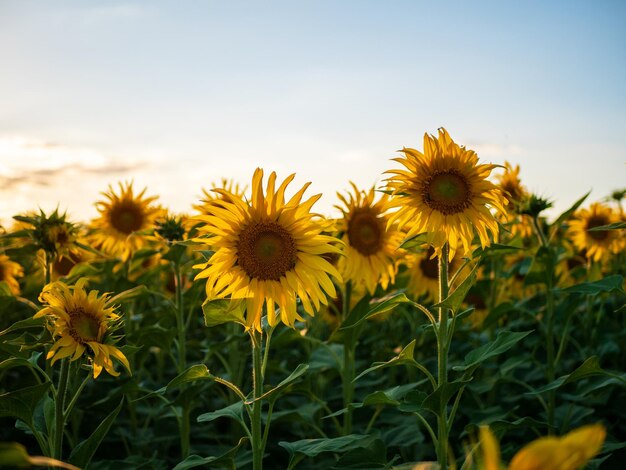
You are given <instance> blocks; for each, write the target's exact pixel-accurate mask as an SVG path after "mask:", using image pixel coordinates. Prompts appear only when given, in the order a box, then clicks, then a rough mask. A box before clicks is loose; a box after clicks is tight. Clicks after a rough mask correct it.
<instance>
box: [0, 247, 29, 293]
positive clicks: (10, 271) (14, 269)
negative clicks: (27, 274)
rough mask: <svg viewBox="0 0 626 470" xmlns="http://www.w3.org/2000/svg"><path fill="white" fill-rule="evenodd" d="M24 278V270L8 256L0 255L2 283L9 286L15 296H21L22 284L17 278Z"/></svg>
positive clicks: (0, 280) (0, 279)
mask: <svg viewBox="0 0 626 470" xmlns="http://www.w3.org/2000/svg"><path fill="white" fill-rule="evenodd" d="M22 276H24V269H23V268H22V266H20V265H19V264H17V263H16V262H15V261H11V259H10V258H9V257H8V256H7V255H0V282H2V281H4V282H6V283H7V284H8V286H9V290H10V291H11V294H13V295H19V293H20V283H19V282H18V280H17V279H16V278H18V277H22Z"/></svg>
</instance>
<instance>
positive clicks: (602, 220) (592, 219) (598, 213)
mask: <svg viewBox="0 0 626 470" xmlns="http://www.w3.org/2000/svg"><path fill="white" fill-rule="evenodd" d="M619 219H620V218H619V215H618V214H617V212H616V211H614V210H613V209H611V208H610V207H609V206H606V205H603V204H600V203H597V202H596V203H593V204H592V205H591V207H589V209H580V210H579V211H578V212H577V213H576V214H575V218H574V220H572V221H571V222H570V226H569V229H568V234H569V236H570V238H571V240H572V243H573V244H574V246H575V247H576V248H577V249H578V250H580V251H582V250H585V254H586V256H587V258H590V259H592V260H594V261H601V260H602V259H606V258H608V256H609V255H610V254H611V253H618V252H619V251H620V250H622V249H623V248H624V238H623V237H622V236H620V235H621V234H620V233H619V231H618V230H599V231H595V230H590V229H592V228H595V227H601V226H603V225H609V224H612V223H615V222H619Z"/></svg>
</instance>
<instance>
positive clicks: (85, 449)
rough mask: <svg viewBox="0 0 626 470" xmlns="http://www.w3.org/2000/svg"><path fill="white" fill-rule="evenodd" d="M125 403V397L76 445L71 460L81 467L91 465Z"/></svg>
mask: <svg viewBox="0 0 626 470" xmlns="http://www.w3.org/2000/svg"><path fill="white" fill-rule="evenodd" d="M123 404H124V398H122V400H121V401H120V404H119V405H117V407H116V408H115V409H114V410H113V411H112V412H111V413H109V415H108V416H107V417H106V418H104V420H103V421H102V422H101V423H100V424H99V425H98V427H97V428H96V430H95V431H94V432H93V433H92V434H91V436H89V437H88V438H87V439H85V440H84V441H82V442H81V443H79V444H78V445H77V446H76V447H74V449H73V450H72V453H71V454H70V459H69V460H70V462H72V463H73V464H74V465H76V466H78V467H80V468H85V467H87V465H89V462H91V459H92V457H93V455H94V454H95V453H96V450H98V447H100V443H101V442H102V440H103V439H104V438H105V436H106V435H107V433H108V432H109V429H110V428H111V425H112V424H113V422H114V421H115V418H117V415H118V414H119V412H120V410H121V409H122V405H123Z"/></svg>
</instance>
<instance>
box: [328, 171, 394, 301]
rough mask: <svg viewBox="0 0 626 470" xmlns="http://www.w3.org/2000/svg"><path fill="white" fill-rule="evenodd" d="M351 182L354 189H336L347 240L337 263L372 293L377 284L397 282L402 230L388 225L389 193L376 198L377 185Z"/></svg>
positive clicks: (340, 227)
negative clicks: (362, 187) (344, 191)
mask: <svg viewBox="0 0 626 470" xmlns="http://www.w3.org/2000/svg"><path fill="white" fill-rule="evenodd" d="M350 184H351V185H352V192H349V193H347V194H346V195H343V194H341V193H337V196H338V197H339V200H340V201H341V202H342V203H343V205H341V206H335V207H337V209H339V210H340V211H341V212H342V214H343V217H342V218H340V219H338V220H337V228H338V230H339V233H340V235H341V237H342V240H343V243H344V244H343V246H344V256H342V257H340V258H339V259H338V260H337V265H338V268H339V272H340V273H341V275H342V276H343V278H344V280H350V281H352V283H353V284H354V286H355V287H359V286H360V287H364V288H365V289H367V291H368V292H369V293H370V294H373V293H374V290H375V289H376V286H377V285H378V284H380V285H381V286H382V287H383V289H386V288H387V286H388V285H389V284H390V283H393V282H394V279H395V275H396V273H397V271H398V260H399V257H400V251H399V250H398V245H400V243H401V241H402V238H403V234H402V233H401V232H400V231H399V230H397V228H396V225H395V224H393V225H390V226H388V225H387V221H388V218H389V215H388V211H389V208H390V206H389V196H388V195H387V194H383V195H382V196H381V197H379V198H378V200H377V201H376V193H375V191H374V187H372V188H370V189H369V190H368V191H361V190H359V189H358V188H357V187H356V185H355V184H354V183H350Z"/></svg>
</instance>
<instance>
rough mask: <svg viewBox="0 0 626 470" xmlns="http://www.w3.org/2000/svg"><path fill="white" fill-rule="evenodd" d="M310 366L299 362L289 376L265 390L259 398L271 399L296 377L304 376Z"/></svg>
mask: <svg viewBox="0 0 626 470" xmlns="http://www.w3.org/2000/svg"><path fill="white" fill-rule="evenodd" d="M308 368H309V365H308V364H299V365H298V367H296V369H295V370H294V371H293V372H292V373H291V374H289V376H288V377H287V378H286V379H285V380H283V381H282V382H280V383H279V384H278V385H276V387H274V388H273V389H271V390H269V391H267V392H265V393H264V394H263V395H261V396H260V397H259V398H257V400H263V399H269V398H271V397H273V396H274V395H276V394H277V393H278V392H280V391H281V390H283V389H284V388H285V387H287V386H288V385H290V384H291V383H293V382H294V381H295V380H296V379H298V378H299V377H301V376H303V375H304V373H305V372H306V371H307V369H308ZM276 398H278V397H276ZM249 403H252V401H250V402H249Z"/></svg>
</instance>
